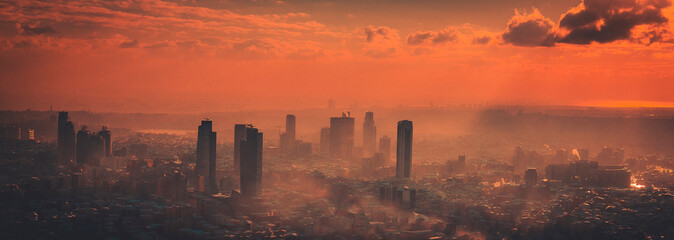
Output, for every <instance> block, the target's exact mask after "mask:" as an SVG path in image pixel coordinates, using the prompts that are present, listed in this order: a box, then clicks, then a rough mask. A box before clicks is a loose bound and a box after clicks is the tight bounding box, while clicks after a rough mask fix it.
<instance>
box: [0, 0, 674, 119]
mask: <svg viewBox="0 0 674 240" xmlns="http://www.w3.org/2000/svg"><path fill="white" fill-rule="evenodd" d="M672 20H674V7H672V2H671V1H670V0H638V1H635V0H585V1H584V2H583V1H571V0H556V1H546V0H454V1H440V0H416V1H411V0H410V1H403V0H392V1H383V0H340V1H337V0H316V1H310V0H283V1H267V0H257V1H251V0H248V1H244V0H206V1H196V0H174V1H159V0H149V1H83V0H74V1H57V0H50V1H34V0H25V1H23V0H19V1H0V83H1V86H2V87H1V88H0V109H12V110H23V109H26V108H31V109H38V110H44V109H48V108H49V106H50V105H51V104H53V106H54V109H55V110H61V109H64V110H83V109H89V110H91V111H96V112H137V111H141V112H205V111H231V110H241V109H271V108H281V109H297V108H313V107H323V106H325V105H326V104H327V101H328V99H330V98H332V99H335V101H336V102H337V105H338V106H349V105H352V104H355V103H357V104H358V105H359V106H364V107H367V106H378V107H395V106H399V105H411V106H424V105H429V104H430V103H433V104H434V105H453V104H464V103H467V104H527V105H601V106H666V107H674V104H673V103H674V24H672V23H671V21H672Z"/></svg>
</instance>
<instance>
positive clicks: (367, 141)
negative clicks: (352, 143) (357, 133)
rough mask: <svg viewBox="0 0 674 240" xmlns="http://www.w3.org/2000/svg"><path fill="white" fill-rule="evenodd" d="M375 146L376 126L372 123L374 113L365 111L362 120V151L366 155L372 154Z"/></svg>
mask: <svg viewBox="0 0 674 240" xmlns="http://www.w3.org/2000/svg"><path fill="white" fill-rule="evenodd" d="M376 147H377V126H376V125H375V124H374V113H373V112H366V113H365V120H364V121H363V152H364V153H365V156H366V157H370V156H372V155H373V154H374V153H375V151H376Z"/></svg>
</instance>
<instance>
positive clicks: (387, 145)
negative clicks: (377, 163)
mask: <svg viewBox="0 0 674 240" xmlns="http://www.w3.org/2000/svg"><path fill="white" fill-rule="evenodd" d="M379 152H381V153H382V155H383V157H384V162H385V163H387V164H388V162H389V161H391V138H390V137H388V136H383V137H381V139H379Z"/></svg>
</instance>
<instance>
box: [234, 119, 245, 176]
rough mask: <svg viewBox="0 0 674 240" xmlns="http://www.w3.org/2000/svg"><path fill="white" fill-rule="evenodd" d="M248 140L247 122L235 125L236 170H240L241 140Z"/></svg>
mask: <svg viewBox="0 0 674 240" xmlns="http://www.w3.org/2000/svg"><path fill="white" fill-rule="evenodd" d="M243 140H246V124H235V125H234V172H239V171H240V166H241V141H243Z"/></svg>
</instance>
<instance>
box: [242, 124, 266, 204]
mask: <svg viewBox="0 0 674 240" xmlns="http://www.w3.org/2000/svg"><path fill="white" fill-rule="evenodd" d="M240 147H241V150H240V152H241V173H240V174H241V176H240V178H241V195H242V196H243V197H244V198H253V197H257V196H258V195H259V194H260V190H261V187H262V133H261V132H259V131H258V130H257V128H254V127H253V126H252V125H248V126H247V127H246V136H245V140H242V141H241V143H240Z"/></svg>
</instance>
